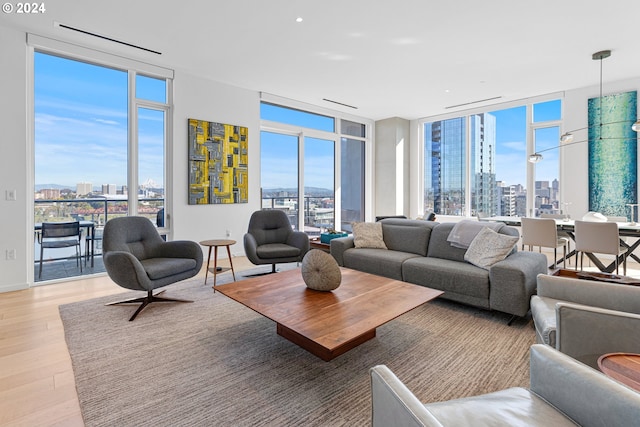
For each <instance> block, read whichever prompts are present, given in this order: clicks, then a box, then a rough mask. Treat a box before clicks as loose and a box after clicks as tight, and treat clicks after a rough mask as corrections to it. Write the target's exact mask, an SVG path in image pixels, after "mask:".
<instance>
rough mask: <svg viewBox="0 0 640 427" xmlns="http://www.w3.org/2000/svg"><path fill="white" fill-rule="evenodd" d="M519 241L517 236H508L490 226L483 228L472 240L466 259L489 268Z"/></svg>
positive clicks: (503, 257)
mask: <svg viewBox="0 0 640 427" xmlns="http://www.w3.org/2000/svg"><path fill="white" fill-rule="evenodd" d="M517 243H518V237H516V236H507V235H505V234H500V233H496V232H495V231H493V230H492V229H490V228H483V229H482V230H480V232H479V233H478V234H477V235H476V237H475V238H474V239H473V240H472V241H471V244H470V245H469V249H467V252H466V253H465V254H464V260H465V261H467V262H469V263H471V264H473V265H476V266H478V267H480V268H484V269H485V270H488V269H489V267H491V266H492V265H493V264H495V263H496V262H498V261H502V260H503V259H505V258H506V257H507V255H509V253H510V252H511V250H513V247H514V246H515V245H516V244H517Z"/></svg>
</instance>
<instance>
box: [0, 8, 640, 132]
mask: <svg viewBox="0 0 640 427" xmlns="http://www.w3.org/2000/svg"><path fill="white" fill-rule="evenodd" d="M45 7H46V12H45V13H43V14H37V15H35V14H32V15H24V14H23V15H18V14H16V13H11V14H6V13H3V14H1V15H0V24H2V25H8V26H11V27H16V28H19V29H23V30H25V31H29V32H33V33H36V34H38V35H42V36H49V37H53V38H57V39H60V40H65V41H72V42H77V43H80V44H82V45H85V46H90V47H96V48H99V49H101V50H105V51H109V52H114V53H118V54H121V55H124V56H128V57H132V58H135V59H138V60H143V61H145V62H150V63H153V64H157V65H163V66H167V67H169V68H173V69H175V70H178V71H188V72H190V73H195V74H198V75H202V76H205V77H207V78H210V79H212V80H216V81H219V82H223V83H227V84H230V85H234V86H239V87H242V88H247V89H251V90H256V91H262V92H267V93H270V94H275V95H279V96H283V97H287V98H291V99H295V100H298V101H303V102H307V103H311V104H314V105H320V106H323V107H328V108H332V109H337V110H341V111H345V112H348V113H351V114H355V115H358V116H363V117H367V118H371V119H374V120H378V119H384V118H388V117H395V116H398V117H403V118H406V119H414V118H419V117H425V116H429V115H434V114H440V113H444V112H448V111H457V110H462V109H466V108H470V107H474V106H482V105H486V104H494V103H497V102H503V101H510V100H517V99H522V98H525V97H529V96H536V95H543V94H547V93H552V92H557V91H562V90H568V89H573V88H579V87H585V86H591V85H597V84H598V83H599V79H600V63H599V61H593V60H592V59H591V55H592V54H593V53H594V52H597V51H599V50H603V49H611V50H612V56H611V57H610V58H608V59H605V60H604V62H603V67H604V68H603V70H604V71H603V75H604V80H605V81H604V83H605V85H606V83H607V82H608V81H615V80H621V79H626V78H634V77H638V76H639V74H640V73H639V70H640V68H639V65H640V59H638V53H639V51H638V47H637V45H638V42H637V40H638V36H639V34H638V33H639V28H640V27H639V26H638V22H637V17H638V16H640V1H638V0H608V1H603V0H598V1H594V0H535V1H524V0H486V1H484V2H481V1H472V0H457V1H455V0H374V1H371V0H322V1H319V0H316V1H311V0H227V1H221V0H213V1H205V0H200V1H195V0H186V1H185V0H183V1H166V0H162V1H159V0H135V1H133V0H126V1H125V0H108V1H96V0H54V1H48V2H45ZM298 16H301V17H302V18H304V20H303V22H301V23H297V22H296V20H295V19H296V17H298ZM54 22H59V23H61V24H65V25H68V26H72V27H77V28H79V29H82V30H86V31H90V32H93V33H97V34H100V35H103V36H107V37H110V38H113V39H117V40H121V41H124V42H127V43H132V44H135V45H139V46H142V47H145V48H147V49H152V50H156V51H159V52H161V53H162V54H161V55H157V54H153V53H148V52H144V51H141V50H138V49H135V48H132V47H126V46H122V45H118V44H115V43H113V42H107V41H103V40H100V39H96V38H94V37H91V36H87V35H83V34H79V33H75V32H73V31H70V30H67V29H63V28H60V27H58V26H55V25H54ZM605 92H606V91H605ZM495 97H501V98H500V99H497V100H491V101H485V102H484V103H477V104H470V105H466V106H463V107H457V108H450V109H447V108H446V107H449V106H453V105H459V104H466V103H472V102H474V101H479V100H484V99H488V98H495ZM323 98H327V99H331V100H335V101H338V102H342V103H344V104H348V105H352V106H356V107H357V108H358V109H357V110H354V109H352V108H348V107H340V106H337V105H335V104H332V103H329V102H326V101H323Z"/></svg>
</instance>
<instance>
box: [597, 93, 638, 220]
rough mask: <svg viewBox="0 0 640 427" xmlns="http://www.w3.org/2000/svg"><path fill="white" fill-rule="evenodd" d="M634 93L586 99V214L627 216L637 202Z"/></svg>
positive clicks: (635, 94) (635, 95) (635, 96)
mask: <svg viewBox="0 0 640 427" xmlns="http://www.w3.org/2000/svg"><path fill="white" fill-rule="evenodd" d="M636 118H637V92H636V91H632V92H625V93H618V94H614V95H608V96H603V97H602V98H591V99H589V210H590V211H594V212H600V213H602V214H604V215H606V216H626V217H627V218H632V217H631V216H630V214H631V212H630V210H629V206H628V205H629V204H635V203H637V202H638V147H637V137H638V135H637V134H636V132H634V131H633V130H632V129H631V124H632V123H633V122H635V121H636Z"/></svg>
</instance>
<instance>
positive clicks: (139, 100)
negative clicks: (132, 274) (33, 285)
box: [33, 43, 171, 281]
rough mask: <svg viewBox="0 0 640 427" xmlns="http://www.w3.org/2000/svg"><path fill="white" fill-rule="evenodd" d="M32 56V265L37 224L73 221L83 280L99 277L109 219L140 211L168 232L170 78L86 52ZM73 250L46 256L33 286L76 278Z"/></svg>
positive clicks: (43, 50) (42, 52) (40, 51)
mask: <svg viewBox="0 0 640 427" xmlns="http://www.w3.org/2000/svg"><path fill="white" fill-rule="evenodd" d="M57 47H59V46H57ZM34 50H35V51H34V60H33V61H34V62H33V63H34V74H33V75H34V86H33V95H34V183H35V188H34V223H35V231H36V233H35V239H34V241H35V250H34V257H35V261H36V263H35V264H36V265H37V264H38V263H39V261H40V259H39V258H40V250H39V242H38V229H39V227H40V224H42V223H44V222H66V221H76V220H77V221H81V225H82V226H83V235H82V240H83V241H82V256H83V262H84V263H86V264H85V265H86V266H85V268H84V269H83V274H87V273H94V272H100V271H103V270H102V263H101V259H99V257H100V253H101V251H100V249H101V239H100V232H101V228H102V227H103V226H104V224H105V223H106V222H107V221H108V220H109V219H111V218H114V217H117V216H123V215H142V216H147V217H148V218H149V219H151V220H152V221H153V223H154V224H156V225H157V226H158V227H159V228H168V227H169V224H168V221H166V218H167V217H168V216H167V210H166V201H167V194H166V190H167V185H166V182H167V173H166V171H167V168H166V159H167V156H166V150H167V144H168V135H169V133H168V128H169V123H170V109H171V102H170V101H171V100H170V93H171V91H170V84H171V79H170V78H169V77H168V75H170V74H171V73H170V72H169V70H166V74H167V76H163V75H154V73H153V70H152V71H151V72H149V71H147V70H142V71H140V70H137V69H136V68H135V67H134V66H124V64H122V60H121V59H120V60H116V63H115V64H109V63H108V61H105V55H102V54H98V55H97V56H96V58H97V59H96V61H95V62H94V61H91V60H89V59H87V50H86V49H80V50H82V51H83V54H82V55H77V52H76V51H75V50H74V48H73V47H70V51H69V53H68V54H66V53H65V54H61V53H60V52H59V51H58V50H56V52H55V53H52V51H49V50H48V49H47V48H46V47H40V46H37V43H36V46H35V49H34ZM167 231H168V230H166V229H165V230H164V232H165V233H166V232H167ZM87 237H91V238H92V239H87ZM90 240H91V242H89V241H90ZM85 241H86V242H85ZM89 243H91V245H90V244H89ZM72 252H73V253H72ZM74 254H75V250H74V249H73V248H70V249H69V253H67V252H65V250H46V251H45V253H44V254H43V260H45V261H46V264H45V266H44V268H43V275H42V277H41V278H40V275H39V274H36V276H35V280H36V281H38V280H50V279H58V278H64V277H69V276H73V275H77V274H80V269H79V268H78V267H79V266H78V265H77V263H76V262H75V261H74V262H68V260H69V259H70V258H71V256H72V255H74ZM89 257H91V262H90V263H89V262H87V261H88V260H89Z"/></svg>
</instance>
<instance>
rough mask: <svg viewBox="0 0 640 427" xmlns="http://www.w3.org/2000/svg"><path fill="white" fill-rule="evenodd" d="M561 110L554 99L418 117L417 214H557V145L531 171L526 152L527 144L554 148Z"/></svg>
mask: <svg viewBox="0 0 640 427" xmlns="http://www.w3.org/2000/svg"><path fill="white" fill-rule="evenodd" d="M516 104H517V103H516ZM560 111H561V101H560V100H559V99H552V100H549V101H547V100H544V101H541V102H533V101H532V102H528V103H527V102H523V103H522V104H521V105H515V106H510V107H508V108H503V109H495V108H494V109H491V108H487V109H486V110H485V111H481V110H479V111H474V112H471V113H468V114H463V115H454V116H453V117H446V116H445V117H443V118H442V119H437V120H433V119H432V120H429V119H425V120H424V122H423V127H422V131H423V150H424V151H423V153H424V158H423V163H422V164H423V178H424V194H423V197H424V203H423V206H424V211H425V212H426V211H434V212H435V213H436V214H437V215H456V216H465V215H470V216H531V215H538V214H540V213H543V212H544V213H557V212H559V208H560V206H561V202H560V190H559V189H560V179H559V171H558V169H559V162H558V157H559V153H558V150H555V151H554V150H549V152H552V151H554V152H553V154H551V155H549V156H548V157H549V161H548V162H545V164H544V165H543V166H540V165H539V164H537V165H536V166H535V169H533V168H534V166H533V165H532V164H531V163H529V162H527V157H528V148H531V150H532V151H536V150H543V149H545V148H553V147H557V146H558V145H559V134H560V132H559V130H560V120H561V115H560ZM528 134H530V135H531V141H530V142H528V137H527V135H528ZM529 145H531V147H529ZM545 159H546V157H545ZM528 168H531V170H532V172H533V173H528V172H527V171H528V170H529V169H528ZM528 189H535V198H533V199H532V198H528V197H527V191H528ZM531 200H533V202H532V201H531ZM529 205H531V206H529Z"/></svg>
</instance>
